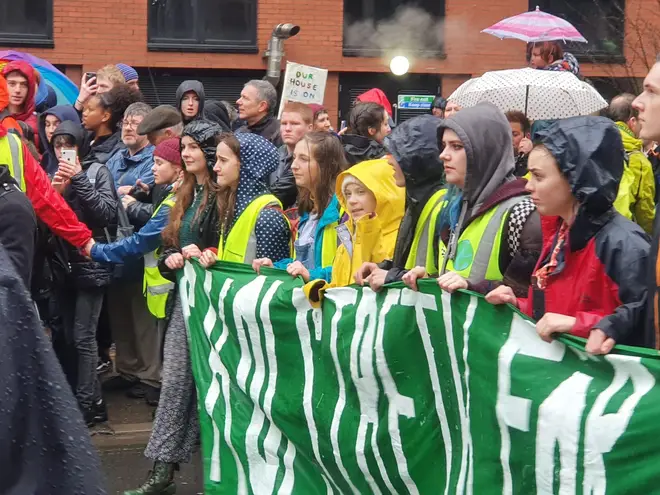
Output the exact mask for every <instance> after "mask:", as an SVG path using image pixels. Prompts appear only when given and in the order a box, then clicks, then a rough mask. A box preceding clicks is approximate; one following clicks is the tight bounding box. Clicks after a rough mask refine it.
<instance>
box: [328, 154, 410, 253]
mask: <svg viewBox="0 0 660 495" xmlns="http://www.w3.org/2000/svg"><path fill="white" fill-rule="evenodd" d="M349 175H351V176H353V177H355V178H356V179H358V180H359V181H360V182H362V184H364V185H365V187H366V188H367V189H369V190H370V191H371V192H372V193H373V195H374V196H375V197H376V215H377V217H378V218H379V219H380V225H381V233H382V235H383V236H384V237H386V238H389V237H392V239H391V242H390V240H389V239H388V240H386V241H385V242H386V243H387V245H390V244H391V245H392V246H393V245H394V243H395V241H396V237H397V234H398V232H399V226H400V225H401V219H402V218H403V213H404V211H405V206H406V192H405V189H404V188H402V187H398V186H397V185H396V182H395V181H394V170H393V169H392V166H391V165H390V164H389V163H388V162H387V160H369V161H366V162H362V163H359V164H357V165H355V166H353V167H351V168H349V169H348V170H346V171H344V172H342V173H341V174H339V176H338V177H337V186H336V195H337V199H338V200H339V204H340V205H341V206H342V208H343V209H344V210H346V198H344V192H343V187H342V186H343V184H344V179H345V178H346V177H347V176H349ZM351 220H352V219H351Z"/></svg>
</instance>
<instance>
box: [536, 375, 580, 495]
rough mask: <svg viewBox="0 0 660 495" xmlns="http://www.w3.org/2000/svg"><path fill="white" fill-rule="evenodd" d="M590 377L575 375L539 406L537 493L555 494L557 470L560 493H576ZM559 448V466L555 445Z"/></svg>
mask: <svg viewBox="0 0 660 495" xmlns="http://www.w3.org/2000/svg"><path fill="white" fill-rule="evenodd" d="M591 380H592V378H591V377H590V376H587V375H585V374H584V373H580V372H575V373H573V375H571V376H570V377H569V378H568V379H566V380H564V381H563V382H562V383H561V384H560V385H559V386H558V387H557V388H556V389H554V390H553V391H552V393H551V394H550V395H549V396H548V398H547V399H545V400H544V401H543V403H542V404H541V405H540V406H539V414H538V421H537V426H536V493H538V494H548V495H552V494H554V478H555V473H556V472H557V471H559V493H560V494H564V493H565V494H569V493H570V494H572V493H577V492H576V490H575V488H576V475H577V457H578V445H579V443H580V423H581V421H582V413H583V412H584V407H585V404H586V398H587V388H588V387H589V383H591ZM556 445H558V446H559V466H561V467H559V466H556V465H555V446H556Z"/></svg>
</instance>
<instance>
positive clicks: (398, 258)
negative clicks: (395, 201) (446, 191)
mask: <svg viewBox="0 0 660 495" xmlns="http://www.w3.org/2000/svg"><path fill="white" fill-rule="evenodd" d="M441 122H442V121H441V120H440V119H438V118H436V117H433V116H432V115H421V116H419V117H415V118H413V119H410V120H407V121H405V122H404V123H402V124H401V125H399V126H397V127H396V128H395V129H394V131H392V134H390V135H389V136H387V137H386V138H385V146H387V149H388V150H389V151H390V153H392V156H393V157H394V158H395V159H396V161H397V162H398V163H399V166H400V167H401V170H402V171H403V175H404V177H405V179H406V212H405V214H404V216H403V219H402V220H401V227H400V228H399V235H398V236H397V239H396V247H395V248H394V258H393V260H392V261H391V262H390V261H385V262H383V263H382V264H381V267H382V268H384V269H386V270H389V272H388V274H387V278H386V279H385V283H390V282H395V281H397V280H401V277H402V276H403V274H404V273H405V272H406V270H405V269H404V267H405V265H406V260H407V259H408V255H409V253H410V247H411V245H412V242H413V238H414V236H415V227H416V226H417V221H418V220H419V217H420V215H421V213H422V210H423V209H424V206H425V205H426V202H427V201H428V200H429V199H430V198H431V196H433V194H435V193H436V192H437V191H438V190H439V189H441V188H442V187H443V185H444V167H443V165H442V161H441V160H440V150H439V149H438V127H439V126H440V124H441Z"/></svg>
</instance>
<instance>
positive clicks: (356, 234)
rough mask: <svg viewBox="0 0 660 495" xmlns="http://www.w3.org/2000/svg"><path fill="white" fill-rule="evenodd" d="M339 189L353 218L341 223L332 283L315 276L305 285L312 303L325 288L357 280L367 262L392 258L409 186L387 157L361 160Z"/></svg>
mask: <svg viewBox="0 0 660 495" xmlns="http://www.w3.org/2000/svg"><path fill="white" fill-rule="evenodd" d="M336 192H337V199H338V200H339V203H340V205H341V207H342V210H343V211H345V212H346V213H347V214H348V217H349V218H348V221H346V222H345V223H343V224H341V225H339V226H338V227H337V238H338V239H339V241H340V243H339V247H338V248H337V253H336V255H335V260H334V263H333V264H332V279H331V282H330V284H327V282H325V281H323V280H313V281H311V282H310V283H308V284H307V286H306V287H305V291H306V292H307V295H308V297H309V299H310V301H311V302H312V303H318V302H320V293H319V291H321V290H325V289H328V288H330V287H341V286H345V285H350V284H352V283H354V279H353V277H354V275H355V273H356V272H357V270H358V268H360V266H362V264H363V263H365V262H372V263H380V262H381V261H383V260H385V259H391V258H392V256H393V254H394V246H395V244H396V238H397V234H398V232H399V224H400V223H401V219H402V218H403V213H404V209H405V189H404V188H402V187H398V186H397V185H396V183H395V181H394V171H393V169H392V167H391V166H390V164H389V163H388V162H387V160H382V159H381V160H369V161H365V162H361V163H359V164H357V165H355V166H353V167H351V168H350V169H348V170H347V171H345V172H342V173H341V174H340V175H339V177H337V186H336Z"/></svg>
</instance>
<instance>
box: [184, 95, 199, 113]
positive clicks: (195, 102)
mask: <svg viewBox="0 0 660 495" xmlns="http://www.w3.org/2000/svg"><path fill="white" fill-rule="evenodd" d="M198 112H199V96H197V93H195V92H194V91H188V92H187V93H185V94H184V95H183V98H181V113H183V115H184V116H185V117H186V118H187V119H193V118H195V117H196V116H197V113H198Z"/></svg>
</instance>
